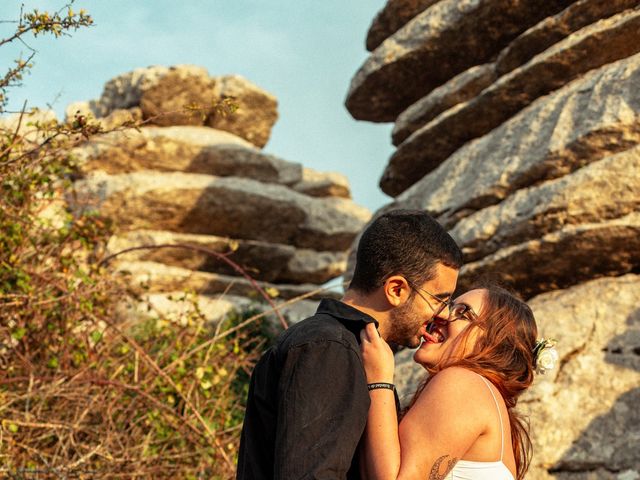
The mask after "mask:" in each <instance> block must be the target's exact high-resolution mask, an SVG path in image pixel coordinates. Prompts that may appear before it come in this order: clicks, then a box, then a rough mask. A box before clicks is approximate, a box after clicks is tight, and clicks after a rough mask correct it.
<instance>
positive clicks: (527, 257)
mask: <svg viewBox="0 0 640 480" xmlns="http://www.w3.org/2000/svg"><path fill="white" fill-rule="evenodd" d="M472 3H473V5H474V6H475V7H477V8H478V9H479V8H480V5H484V6H487V5H489V4H490V3H492V2H458V4H457V6H459V7H460V8H459V9H458V10H456V12H455V15H454V14H451V15H450V16H448V17H446V20H443V21H442V22H441V23H440V24H438V25H437V27H438V28H439V29H440V30H438V31H439V32H445V30H446V28H447V27H448V26H450V25H452V24H453V23H457V24H458V25H466V24H465V22H469V23H472V22H476V21H477V25H475V26H470V27H469V28H467V29H463V30H459V32H458V35H459V37H460V38H457V39H453V40H452V39H450V38H448V37H446V36H445V35H444V34H442V35H440V36H438V35H436V34H434V32H436V29H435V28H434V27H432V26H431V25H429V24H428V22H426V20H427V19H428V18H431V19H436V18H437V16H436V13H437V12H440V13H442V12H444V11H446V6H447V2H446V1H441V2H438V3H436V4H435V5H433V6H431V7H429V8H428V9H426V10H424V11H423V12H422V13H420V14H419V15H417V16H415V18H413V20H411V21H409V22H408V23H406V25H405V26H404V27H402V28H400V29H399V30H398V31H397V32H396V33H394V34H391V35H390V36H389V37H388V38H387V39H386V40H385V41H384V42H383V43H382V44H381V45H380V46H379V47H378V48H377V49H376V50H375V51H374V52H373V53H372V55H371V56H370V58H369V60H367V62H366V63H365V66H364V67H363V68H361V69H360V71H359V72H358V73H356V75H355V77H354V80H353V82H352V89H351V91H350V97H349V99H348V102H347V105H348V106H349V108H350V109H351V111H352V113H353V115H354V116H355V117H356V118H366V119H371V120H374V121H389V120H394V119H395V122H396V123H395V127H394V130H393V134H392V137H393V141H394V144H397V146H398V148H397V150H396V152H395V153H394V154H393V155H392V157H391V159H390V162H389V165H388V166H387V168H386V170H385V172H384V174H383V177H382V180H381V182H380V185H381V187H382V188H383V190H384V191H385V192H386V193H389V194H391V195H395V196H396V198H395V201H394V202H392V203H391V204H389V205H387V206H385V207H383V208H382V209H381V210H380V211H379V212H377V213H376V215H377V214H378V213H381V212H384V211H388V210H392V209H396V208H418V209H422V210H425V211H427V212H429V213H431V214H432V215H434V216H435V217H436V218H437V219H438V220H439V221H440V222H441V223H442V224H443V225H445V226H446V227H447V228H448V229H449V231H450V233H451V234H452V235H453V237H454V238H455V239H456V240H457V242H458V243H459V244H460V246H461V247H462V250H463V253H464V256H465V262H466V263H465V265H464V267H463V268H462V270H461V272H460V276H459V279H458V287H459V290H461V291H463V290H465V289H468V288H470V287H471V286H473V285H474V284H475V283H476V281H477V280H478V279H482V280H486V279H488V278H489V279H493V280H497V281H499V282H500V283H502V284H506V286H508V287H511V288H513V289H515V290H516V291H518V292H519V293H520V294H522V295H523V296H524V297H525V298H526V299H529V302H530V304H531V306H532V308H533V310H534V313H535V315H536V318H537V321H538V325H539V327H540V330H541V335H543V336H545V337H547V338H548V337H552V338H556V339H557V340H558V345H559V350H560V356H561V362H560V368H559V370H558V371H556V372H553V373H552V374H551V375H548V376H546V377H542V378H539V379H537V380H536V382H535V384H534V386H533V387H532V388H531V389H530V390H529V391H528V392H527V393H526V394H525V396H524V397H523V398H522V399H521V401H520V405H519V407H520V410H521V411H523V412H524V413H527V414H529V415H530V418H531V436H532V439H533V442H534V455H533V462H532V467H531V470H530V472H529V473H528V474H527V478H530V479H533V480H538V479H545V480H547V479H552V478H555V479H586V478H593V479H596V478H597V479H616V480H621V479H632V478H640V470H639V469H638V465H639V464H640V454H639V453H638V450H637V448H635V445H636V444H637V435H636V433H635V432H636V431H638V429H639V428H640V423H639V422H640V417H639V416H638V412H637V408H636V407H635V404H636V403H638V402H639V401H640V393H639V390H638V387H640V373H639V371H640V368H639V367H640V363H639V362H638V359H639V358H640V356H639V354H638V352H640V337H639V336H638V332H639V331H640V330H639V326H640V323H639V322H640V316H638V312H639V311H640V310H638V300H639V298H638V296H639V295H640V288H639V287H640V277H638V276H637V274H638V273H640V254H639V253H638V252H640V243H639V241H638V238H639V234H640V95H639V93H638V92H639V91H638V88H637V87H638V85H640V53H638V52H640V1H639V0H611V1H604V0H577V1H573V2H567V3H566V4H565V5H563V7H566V8H564V9H562V8H560V9H558V10H557V11H554V12H553V13H552V14H551V13H550V12H546V14H545V16H546V18H537V19H535V21H534V22H533V23H529V21H528V20H523V21H521V22H520V23H519V25H520V27H522V29H521V31H520V32H519V33H518V35H516V36H514V37H510V38H508V39H506V38H504V42H503V43H500V42H498V41H497V40H496V39H497V38H498V36H499V35H496V36H495V37H493V40H492V41H490V42H488V43H487V44H485V45H483V47H486V48H484V50H483V49H475V48H474V47H473V42H474V41H476V40H477V39H478V38H488V37H489V36H491V35H492V33H493V32H492V31H491V29H490V28H489V27H488V26H486V25H485V24H484V23H483V21H484V20H483V17H482V15H478V16H476V15H475V14H476V13H479V11H480V10H475V9H473V8H470V7H471V5H472ZM527 3H528V2H521V6H520V8H525V5H526V4H527ZM538 4H539V3H538ZM494 5H496V11H495V12H494V14H495V17H494V18H504V17H506V16H509V15H511V14H512V13H514V12H512V11H511V10H509V11H507V10H508V9H507V7H506V6H505V5H506V4H501V5H499V6H498V2H496V3H494ZM556 6H559V5H556ZM467 8H469V9H468V10H467ZM503 8H504V9H505V11H502V9H503ZM440 18H441V19H444V18H445V16H444V15H443V16H441V17H440ZM400 20H401V21H406V20H404V19H400ZM538 20H539V21H538ZM421 22H422V23H421ZM496 24H499V22H497V23H495V24H494V25H496ZM417 25H422V26H423V28H422V30H420V31H419V30H418V29H417V28H415V27H417ZM412 28H414V30H412ZM476 28H478V29H484V30H483V31H482V32H480V33H478V30H476ZM507 28H511V26H510V25H507ZM515 30H517V28H516V29H514V31H515ZM502 33H505V32H500V35H501V34H502ZM412 42H414V43H412ZM492 42H493V43H492ZM498 44H500V45H498ZM453 48H456V49H457V50H456V52H464V54H458V55H452V57H454V60H453V61H452V62H449V61H444V62H442V63H440V62H437V61H434V59H436V58H438V57H437V56H436V54H435V53H434V52H444V51H452V49H453ZM488 50H491V52H492V53H491V54H490V55H489V54H487V52H488ZM460 58H463V59H464V62H465V63H466V65H465V66H464V68H463V67H462V65H461V64H458V66H459V67H460V68H461V70H460V71H457V69H455V68H452V63H453V62H462V60H460ZM436 78H437V79H438V80H437V82H433V83H429V82H431V81H432V80H433V79H436ZM396 82H398V83H396ZM434 87H437V88H435V89H434ZM419 91H421V92H424V93H422V95H421V96H418V95H417V92H419ZM405 92H407V93H406V95H405ZM409 97H412V98H411V99H409ZM350 102H351V103H350ZM367 102H369V103H370V105H368V106H367V105H366V103H367ZM407 102H408V103H409V104H407ZM396 117H397V118H396ZM354 256H355V255H354V251H353V249H352V252H351V253H350V256H349V259H350V260H349V263H350V264H352V263H353V260H352V258H353V257H354ZM348 271H349V269H348ZM614 304H615V305H616V306H615V308H611V305H614ZM605 318H606V321H603V319H605ZM412 353H413V352H401V353H399V354H398V355H397V356H396V358H397V369H396V383H397V385H398V390H399V393H400V396H401V398H402V399H403V401H404V402H405V403H406V402H407V401H408V400H409V399H410V398H411V397H412V395H413V392H415V390H416V387H417V385H418V384H419V383H420V382H421V381H422V380H423V379H424V378H425V375H426V372H425V371H424V369H422V368H421V367H420V366H417V365H415V364H414V363H413V362H412V359H411V357H412Z"/></svg>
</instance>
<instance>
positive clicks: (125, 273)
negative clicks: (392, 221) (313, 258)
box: [116, 261, 337, 301]
mask: <svg viewBox="0 0 640 480" xmlns="http://www.w3.org/2000/svg"><path fill="white" fill-rule="evenodd" d="M116 272H117V273H118V275H120V276H122V277H123V279H124V280H125V281H127V283H128V285H129V286H130V287H131V288H132V289H133V290H134V291H136V292H137V293H139V294H143V293H164V292H195V293H197V294H199V295H214V294H225V295H226V294H230V295H238V296H241V297H246V298H252V299H256V300H259V301H262V300H264V297H263V296H262V295H261V294H260V293H259V291H258V290H257V289H256V286H258V287H260V288H261V289H262V290H263V291H264V292H265V293H267V294H268V295H269V296H272V297H278V298H280V299H293V298H296V299H297V298H298V297H301V298H308V297H311V298H316V299H319V298H321V297H323V296H334V297H335V296H337V294H336V293H335V292H327V291H324V290H323V289H321V288H318V286H317V285H314V284H311V283H304V284H298V285H293V284H283V283H278V284H274V283H269V282H262V281H256V280H253V281H251V280H249V279H246V278H244V277H239V276H232V275H221V274H218V273H211V272H200V271H193V270H189V269H187V268H180V267H172V266H169V265H164V264H161V263H155V262H144V261H132V262H128V261H121V262H118V263H117V264H116Z"/></svg>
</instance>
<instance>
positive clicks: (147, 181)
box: [70, 172, 370, 251]
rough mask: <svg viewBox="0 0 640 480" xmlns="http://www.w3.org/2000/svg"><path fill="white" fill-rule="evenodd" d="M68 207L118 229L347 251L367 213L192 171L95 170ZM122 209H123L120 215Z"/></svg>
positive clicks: (338, 201) (342, 202)
mask: <svg viewBox="0 0 640 480" xmlns="http://www.w3.org/2000/svg"><path fill="white" fill-rule="evenodd" d="M70 201H71V202H72V203H73V204H74V205H75V208H76V209H77V208H86V207H83V206H85V205H90V206H91V208H94V209H97V210H99V211H100V212H101V213H102V214H103V215H105V216H106V217H108V218H110V219H111V220H112V221H113V222H114V225H115V226H116V227H117V228H118V229H120V230H139V229H153V230H169V231H174V232H182V233H198V234H206V235H223V236H230V237H232V238H243V239H250V240H261V241H266V242H273V243H285V244H291V245H295V246H297V247H301V248H310V249H313V250H332V251H336V250H346V249H347V248H348V247H349V245H350V243H351V241H352V240H353V238H354V237H355V235H356V234H357V233H358V232H359V230H360V229H361V228H362V226H363V225H364V223H365V222H366V221H367V220H368V219H369V217H370V213H369V212H368V211H367V210H366V209H365V208H363V207H360V206H358V205H356V204H355V203H353V202H352V201H350V200H347V199H344V198H316V197H309V196H307V195H303V194H300V193H298V192H295V191H293V190H291V189H289V188H286V187H284V186H280V185H274V184H265V183H261V182H257V181H255V180H250V179H246V178H236V177H214V176H210V175H202V174H195V173H178V172H171V173H157V172H134V173H128V174H121V175H107V174H104V173H103V172H95V173H94V174H92V175H89V176H88V177H87V178H85V179H83V180H80V181H78V182H76V183H75V185H74V195H70ZM125 212H126V214H123V213H125Z"/></svg>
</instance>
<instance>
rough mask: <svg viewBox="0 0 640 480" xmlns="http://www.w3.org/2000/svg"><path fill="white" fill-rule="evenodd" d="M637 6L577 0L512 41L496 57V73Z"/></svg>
mask: <svg viewBox="0 0 640 480" xmlns="http://www.w3.org/2000/svg"><path fill="white" fill-rule="evenodd" d="M638 5H640V1H639V0H578V1H577V2H575V3H573V4H571V5H569V6H568V7H567V8H566V9H565V10H563V11H562V12H560V13H558V14H557V15H554V16H553V17H548V18H545V19H544V20H543V21H541V22H540V23H538V24H537V25H534V26H533V27H531V28H530V29H529V30H527V31H526V32H524V33H523V34H522V35H520V36H519V37H518V38H516V39H515V40H514V41H513V42H511V43H510V44H509V46H508V47H506V48H505V49H504V50H503V51H502V52H500V55H498V58H497V59H496V65H495V70H496V73H497V74H498V75H504V74H506V73H508V72H510V71H511V70H514V69H515V68H517V67H519V66H520V65H523V64H524V63H526V62H527V61H528V60H529V59H531V58H533V57H534V56H535V55H537V54H538V53H540V52H543V51H544V50H546V49H547V48H549V47H551V46H552V45H553V44H555V43H558V42H560V41H561V40H562V39H563V38H565V37H567V36H569V35H571V34H572V33H573V32H576V31H578V30H580V29H581V28H583V27H586V26H587V25H590V24H592V23H595V22H597V21H598V20H600V19H603V18H607V17H610V16H613V15H615V14H617V13H620V12H622V11H624V10H626V9H629V8H634V7H637V6H638Z"/></svg>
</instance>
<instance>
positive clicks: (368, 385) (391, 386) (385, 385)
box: [367, 382, 396, 390]
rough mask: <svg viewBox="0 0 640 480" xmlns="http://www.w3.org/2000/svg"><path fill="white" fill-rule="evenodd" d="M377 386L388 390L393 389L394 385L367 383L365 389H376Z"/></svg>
mask: <svg viewBox="0 0 640 480" xmlns="http://www.w3.org/2000/svg"><path fill="white" fill-rule="evenodd" d="M379 388H386V389H388V390H395V389H396V386H395V385H394V384H393V383H384V382H382V383H368V384H367V390H377V389H379Z"/></svg>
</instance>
